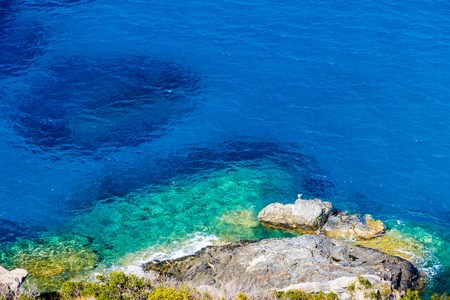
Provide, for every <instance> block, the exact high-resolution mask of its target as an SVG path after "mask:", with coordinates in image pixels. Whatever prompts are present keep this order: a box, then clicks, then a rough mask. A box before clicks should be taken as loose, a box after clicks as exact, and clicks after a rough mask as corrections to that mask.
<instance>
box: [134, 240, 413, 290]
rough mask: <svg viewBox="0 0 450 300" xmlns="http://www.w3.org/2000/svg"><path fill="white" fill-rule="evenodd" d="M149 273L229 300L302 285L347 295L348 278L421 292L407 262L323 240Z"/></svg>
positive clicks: (157, 267)
mask: <svg viewBox="0 0 450 300" xmlns="http://www.w3.org/2000/svg"><path fill="white" fill-rule="evenodd" d="M143 267H144V270H146V271H152V270H153V271H156V272H157V273H159V274H160V275H165V276H168V277H172V278H174V279H177V280H179V281H182V282H185V283H187V284H190V285H192V286H195V287H202V288H203V289H205V290H209V291H210V292H211V290H215V294H216V295H219V296H220V295H222V296H223V297H226V296H227V295H226V294H227V293H228V296H234V294H230V293H231V292H230V291H234V292H243V293H251V292H252V291H255V290H265V291H268V290H283V289H286V288H287V289H289V288H292V287H293V286H295V285H297V284H304V285H305V286H309V287H311V289H314V290H317V289H321V288H323V287H324V286H328V289H330V290H336V291H340V292H342V291H344V290H345V288H346V286H347V285H348V284H349V282H351V280H350V279H346V280H344V279H343V278H345V277H351V278H355V277H356V276H357V274H364V276H368V277H370V278H372V279H373V278H375V279H376V280H379V281H385V282H387V283H388V284H389V287H390V288H391V289H397V290H399V291H405V290H406V289H408V288H411V289H414V288H416V287H417V286H418V280H419V272H418V270H417V268H415V267H414V266H413V265H412V264H411V263H410V262H408V261H407V260H404V259H402V258H400V257H396V256H392V255H389V254H386V253H382V252H379V251H377V250H373V249H369V248H364V247H362V246H357V245H353V244H351V243H348V242H345V241H342V240H334V239H330V238H328V237H326V236H323V235H302V236H298V237H294V238H281V239H268V240H262V241H258V242H256V241H240V242H236V243H232V244H228V245H224V246H210V247H206V248H203V249H202V250H200V251H198V252H197V253H195V254H194V255H191V256H185V257H182V258H178V259H174V260H169V261H154V262H150V263H147V264H145V265H144V266H143ZM375 279H373V280H375ZM352 280H353V279H352ZM220 297H221V296H220Z"/></svg>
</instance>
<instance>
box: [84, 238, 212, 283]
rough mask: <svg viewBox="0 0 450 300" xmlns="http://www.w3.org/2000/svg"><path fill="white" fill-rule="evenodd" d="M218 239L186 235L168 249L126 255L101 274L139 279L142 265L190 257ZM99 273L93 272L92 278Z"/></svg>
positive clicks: (104, 269) (155, 248)
mask: <svg viewBox="0 0 450 300" xmlns="http://www.w3.org/2000/svg"><path fill="white" fill-rule="evenodd" d="M220 241H221V240H220V238H219V237H217V236H215V235H211V234H205V233H194V234H190V235H188V239H187V240H185V241H182V242H174V243H173V244H172V245H171V246H170V247H167V246H165V247H162V246H153V247H149V248H146V249H142V250H140V251H138V252H136V253H132V254H129V255H127V256H126V257H124V258H123V259H122V262H123V263H122V264H119V265H114V266H111V267H108V268H102V267H100V268H99V269H101V270H102V271H103V272H111V271H122V272H124V273H125V274H128V275H129V274H134V275H136V276H139V277H146V273H145V272H144V270H143V269H142V264H144V263H147V262H150V261H154V260H167V259H175V258H179V257H182V256H186V255H191V254H194V253H195V252H197V251H198V250H200V249H202V248H204V247H207V246H211V245H214V244H217V243H219V242H220ZM98 274H100V273H98V272H95V273H93V274H91V275H93V276H94V277H95V276H96V275H98Z"/></svg>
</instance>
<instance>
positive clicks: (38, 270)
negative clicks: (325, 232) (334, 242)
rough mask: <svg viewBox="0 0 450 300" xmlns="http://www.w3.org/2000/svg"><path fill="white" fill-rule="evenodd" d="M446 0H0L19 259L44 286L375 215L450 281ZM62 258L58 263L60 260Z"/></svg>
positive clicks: (7, 216)
mask: <svg viewBox="0 0 450 300" xmlns="http://www.w3.org/2000/svg"><path fill="white" fill-rule="evenodd" d="M448 13H449V6H448V4H447V3H444V2H442V1H420V2H419V1H412V2H408V3H402V2H398V1H389V2H386V1H385V2H379V1H378V2H375V1H358V2H348V1H347V2H345V3H335V2H332V1H317V0H315V1H304V2H302V3H288V2H286V3H280V2H273V1H272V2H270V1H256V2H242V1H215V2H214V3H204V2H198V1H195V0H194V1H163V2H161V1H159V2H153V1H143V0H142V1H127V2H124V1H111V0H110V1H102V0H92V1H87V0H85V1H83V0H79V1H74V0H71V1H69V0H60V1H50V0H46V1H31V0H26V1H16V0H4V1H2V2H1V3H0V115H1V118H0V170H1V171H0V197H1V199H2V200H1V201H0V249H1V250H2V251H1V255H0V264H2V265H6V266H8V267H18V266H25V267H27V268H28V269H30V270H33V272H34V273H33V272H31V273H32V274H34V275H33V276H34V277H33V278H34V279H35V280H38V282H39V284H40V285H41V287H43V288H44V289H51V288H54V287H55V286H57V285H58V284H60V283H61V282H62V281H64V280H66V279H68V278H71V277H73V276H77V275H80V274H85V273H89V272H93V271H95V270H97V269H102V268H110V267H127V268H131V266H135V265H137V264H139V263H140V262H142V261H144V260H146V259H151V258H152V257H170V256H174V255H181V254H183V253H189V252H190V251H193V250H195V249H196V248H198V247H200V246H202V245H206V244H214V243H221V242H226V241H233V240H237V239H244V238H252V239H253V238H266V237H273V236H282V235H284V234H283V233H280V232H278V231H269V230H267V229H264V228H262V227H260V226H259V225H258V224H257V222H256V219H255V216H256V215H257V213H258V211H259V210H260V209H261V208H262V207H264V205H267V204H268V203H271V202H282V203H291V202H293V201H294V200H295V199H296V197H297V194H303V195H304V197H305V198H308V197H320V198H322V199H324V200H329V201H331V202H333V203H334V204H335V206H337V207H339V208H341V209H345V210H349V211H354V212H362V213H371V214H372V215H373V216H374V217H375V218H378V219H381V220H383V221H384V222H385V223H386V224H388V226H389V228H390V229H395V230H396V231H395V232H399V235H400V236H401V237H403V238H405V239H406V240H408V241H410V242H411V244H413V245H415V247H416V249H420V251H419V252H420V253H419V254H420V255H418V257H416V259H417V262H418V264H419V265H420V267H421V268H423V270H424V271H425V272H426V273H427V274H428V278H429V280H430V282H429V288H428V292H433V291H439V292H444V291H449V290H450V281H449V278H450V276H449V274H450V265H449V261H450V260H449V257H450V253H449V252H448V249H449V244H450V236H449V220H450V207H449V206H450V200H449V199H450V188H449V182H450V176H449V173H448V169H449V167H450V160H449V155H448V153H450V151H449V150H450V149H449V147H450V146H449V145H450V143H449V141H450V135H449V131H448V126H447V124H448V123H449V121H450V112H449V104H448V98H449V97H448V96H449V94H450V93H449V86H450V84H449V83H450V82H449V78H450V76H449V75H450V61H449V59H450V58H449V56H448V53H449V51H448V50H449V36H450V35H449V33H450V27H449V26H448V22H447V19H448ZM43 270H46V271H43Z"/></svg>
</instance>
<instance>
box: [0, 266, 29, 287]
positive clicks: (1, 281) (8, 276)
mask: <svg viewBox="0 0 450 300" xmlns="http://www.w3.org/2000/svg"><path fill="white" fill-rule="evenodd" d="M27 275H28V272H27V270H24V269H15V270H12V271H8V270H7V269H5V268H3V267H2V266H0V285H5V286H6V287H8V288H9V289H10V290H11V291H13V292H16V291H17V290H18V289H19V287H20V286H21V285H22V283H23V281H24V280H25V277H27Z"/></svg>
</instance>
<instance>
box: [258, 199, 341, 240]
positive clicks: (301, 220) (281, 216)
mask: <svg viewBox="0 0 450 300" xmlns="http://www.w3.org/2000/svg"><path fill="white" fill-rule="evenodd" d="M300 196H301V195H299V198H298V199H297V201H295V203H294V204H286V205H283V204H281V203H272V204H270V205H268V206H266V207H265V208H264V209H263V210H262V211H261V212H260V213H259V214H258V220H259V221H260V222H261V224H263V225H266V226H272V227H279V228H288V229H297V230H303V231H315V230H318V229H320V228H321V227H322V226H323V225H324V224H325V222H326V221H327V219H328V216H329V215H330V214H331V213H332V212H333V205H332V204H331V203H330V202H324V201H322V200H320V199H313V200H303V199H301V198H300Z"/></svg>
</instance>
